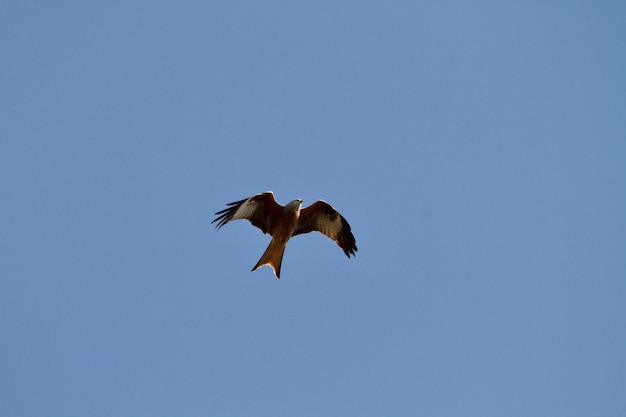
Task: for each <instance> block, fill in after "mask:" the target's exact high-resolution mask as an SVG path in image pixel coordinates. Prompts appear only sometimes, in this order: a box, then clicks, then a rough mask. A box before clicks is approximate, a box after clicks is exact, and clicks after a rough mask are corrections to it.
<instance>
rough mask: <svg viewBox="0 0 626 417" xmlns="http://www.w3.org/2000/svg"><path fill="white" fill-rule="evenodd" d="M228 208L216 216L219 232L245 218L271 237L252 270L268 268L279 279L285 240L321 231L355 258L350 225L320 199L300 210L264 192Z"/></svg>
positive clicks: (296, 202) (295, 204)
mask: <svg viewBox="0 0 626 417" xmlns="http://www.w3.org/2000/svg"><path fill="white" fill-rule="evenodd" d="M228 206H230V207H228V208H226V209H224V210H221V211H218V212H217V213H215V214H216V215H217V217H216V218H215V220H213V221H212V222H211V223H215V222H217V225H216V227H217V228H218V229H219V228H220V227H222V226H224V225H225V224H226V223H228V222H229V221H231V220H238V219H247V220H249V221H250V223H252V225H254V226H256V227H258V228H259V229H261V231H262V232H263V233H267V234H269V235H271V236H272V241H271V242H270V244H269V246H268V247H267V249H266V250H265V252H264V253H263V256H261V259H259V262H257V264H256V265H255V266H254V268H252V270H253V271H254V270H255V269H257V268H259V267H260V266H263V265H269V266H270V267H271V268H272V269H273V270H274V274H275V275H276V278H280V266H281V263H282V260H283V254H284V252H285V247H286V245H287V241H288V240H289V239H290V238H291V237H292V236H295V235H299V234H302V233H309V232H314V231H315V232H320V233H323V234H324V235H326V236H328V237H329V238H331V239H332V240H334V241H335V243H337V245H338V246H339V247H340V248H341V249H342V250H343V252H344V253H345V254H346V256H347V257H348V258H349V257H350V255H352V256H355V255H356V251H357V247H356V241H355V239H354V236H353V235H352V231H351V229H350V225H349V224H348V222H347V221H346V219H345V218H344V217H343V216H342V215H341V214H339V212H338V211H337V210H335V209H334V208H333V207H332V206H331V205H330V204H328V203H327V202H325V201H322V200H319V201H316V202H315V203H313V204H311V205H310V206H309V207H306V208H303V209H301V206H302V200H300V199H297V200H293V201H292V202H290V203H289V204H287V205H286V206H282V205H280V204H278V202H276V200H275V199H274V193H272V192H271V191H267V192H264V193H260V194H257V195H254V196H252V197H250V198H246V199H244V200H240V201H235V202H234V203H229V204H228Z"/></svg>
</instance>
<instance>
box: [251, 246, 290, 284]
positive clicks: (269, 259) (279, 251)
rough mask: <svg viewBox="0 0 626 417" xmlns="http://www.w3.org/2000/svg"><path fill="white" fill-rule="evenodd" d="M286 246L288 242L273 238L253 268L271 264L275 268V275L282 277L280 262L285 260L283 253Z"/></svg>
mask: <svg viewBox="0 0 626 417" xmlns="http://www.w3.org/2000/svg"><path fill="white" fill-rule="evenodd" d="M285 246H287V242H280V241H278V240H276V239H273V238H272V241H271V242H270V244H269V246H268V247H267V249H265V252H264V253H263V256H261V259H259V262H257V263H256V265H254V268H252V270H253V271H254V270H255V269H257V268H258V267H260V266H263V265H269V266H270V267H271V268H272V269H273V270H274V275H276V278H280V264H281V263H282V262H283V254H284V253H285Z"/></svg>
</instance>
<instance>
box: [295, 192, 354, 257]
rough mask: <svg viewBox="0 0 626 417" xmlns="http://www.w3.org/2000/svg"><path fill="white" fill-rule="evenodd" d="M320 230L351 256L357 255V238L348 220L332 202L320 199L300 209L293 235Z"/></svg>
mask: <svg viewBox="0 0 626 417" xmlns="http://www.w3.org/2000/svg"><path fill="white" fill-rule="evenodd" d="M309 232H320V233H322V234H324V235H326V236H328V237H329V238H331V239H332V240H334V241H335V243H337V245H338V246H339V247H340V248H341V249H343V252H344V253H345V254H346V256H347V257H348V258H349V257H350V255H352V256H356V253H355V252H356V251H357V247H356V240H355V239H354V235H353V234H352V229H351V228H350V224H348V221H347V220H346V219H345V218H344V217H343V216H342V215H341V214H339V212H338V211H337V210H335V209H334V208H333V207H332V206H331V205H330V204H328V203H327V202H325V201H323V200H318V201H316V202H315V203H313V204H311V205H310V206H309V207H307V208H303V209H302V210H300V219H299V221H298V226H297V227H296V230H295V232H294V233H293V235H294V236H295V235H299V234H302V233H309Z"/></svg>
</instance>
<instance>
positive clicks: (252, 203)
mask: <svg viewBox="0 0 626 417" xmlns="http://www.w3.org/2000/svg"><path fill="white" fill-rule="evenodd" d="M227 205H228V206H230V207H228V208H225V209H224V210H221V211H218V212H217V213H215V214H216V215H217V217H216V218H215V220H213V221H212V222H211V223H215V222H217V224H216V225H215V227H217V228H218V229H219V228H220V227H222V226H224V225H225V224H226V223H228V222H229V221H231V220H239V219H247V220H250V223H252V225H253V226H256V227H258V228H259V229H261V230H262V231H263V233H270V234H271V228H272V220H273V219H274V218H275V217H276V215H277V213H278V214H280V213H281V212H282V207H283V206H281V205H280V204H278V203H277V202H276V200H275V199H274V193H273V192H271V191H266V192H264V193H259V194H257V195H253V196H252V197H250V198H246V199H245V200H240V201H235V202H234V203H228V204H227Z"/></svg>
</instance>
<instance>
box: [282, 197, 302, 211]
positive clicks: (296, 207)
mask: <svg viewBox="0 0 626 417" xmlns="http://www.w3.org/2000/svg"><path fill="white" fill-rule="evenodd" d="M300 207H302V200H301V199H299V198H296V199H295V200H293V201H291V202H290V203H289V204H287V205H286V206H285V209H287V210H290V211H295V212H296V213H300Z"/></svg>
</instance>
